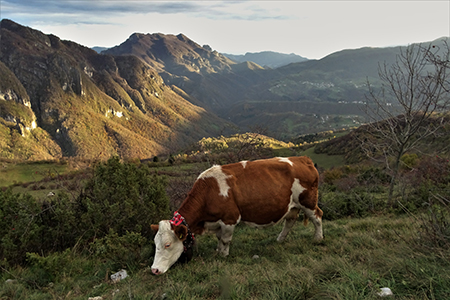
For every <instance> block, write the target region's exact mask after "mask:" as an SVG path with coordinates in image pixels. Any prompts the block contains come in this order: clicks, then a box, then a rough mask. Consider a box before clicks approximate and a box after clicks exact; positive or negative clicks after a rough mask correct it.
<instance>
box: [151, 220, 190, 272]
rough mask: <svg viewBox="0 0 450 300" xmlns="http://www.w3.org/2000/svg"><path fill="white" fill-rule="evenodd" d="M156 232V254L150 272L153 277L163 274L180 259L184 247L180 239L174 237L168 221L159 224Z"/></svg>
mask: <svg viewBox="0 0 450 300" xmlns="http://www.w3.org/2000/svg"><path fill="white" fill-rule="evenodd" d="M152 226H153V225H152ZM152 228H153V227H152ZM157 230H158V231H157V233H156V235H155V246H156V253H155V259H154V260H153V265H152V272H153V274H155V275H160V274H163V273H165V272H166V271H167V270H168V269H169V268H170V267H171V266H172V265H173V264H174V263H175V262H176V261H177V260H178V258H180V256H181V254H182V253H183V251H184V246H183V241H182V238H181V237H178V236H177V235H176V233H175V231H174V230H173V229H172V226H171V224H170V223H169V221H168V220H163V221H161V222H159V226H158V227H157Z"/></svg>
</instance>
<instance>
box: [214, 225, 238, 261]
mask: <svg viewBox="0 0 450 300" xmlns="http://www.w3.org/2000/svg"><path fill="white" fill-rule="evenodd" d="M234 227H235V225H226V224H225V223H223V222H220V232H217V233H216V236H217V238H218V239H219V242H218V243H217V251H218V252H219V254H220V255H222V256H223V257H225V256H228V254H229V251H230V243H231V239H232V238H233V232H234Z"/></svg>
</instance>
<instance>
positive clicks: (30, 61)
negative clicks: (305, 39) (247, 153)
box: [0, 20, 404, 159]
mask: <svg viewBox="0 0 450 300" xmlns="http://www.w3.org/2000/svg"><path fill="white" fill-rule="evenodd" d="M1 39H2V43H1V45H0V50H1V51H0V76H1V78H0V145H1V149H0V158H1V157H3V158H15V159H49V158H58V157H72V156H74V157H81V158H88V159H99V158H100V159H102V158H106V157H110V156H112V155H119V156H121V157H129V158H148V157H151V156H154V155H158V154H162V153H168V152H171V151H177V149H179V148H180V147H183V146H186V145H188V144H189V143H192V142H196V141H197V140H199V139H201V138H203V137H205V136H214V135H219V134H225V133H226V131H228V132H229V133H232V132H233V133H234V132H243V131H248V130H250V129H251V128H252V127H253V128H255V127H261V128H265V129H266V132H267V134H268V135H270V136H272V137H275V138H278V139H282V140H289V139H290V138H292V137H294V136H298V135H300V134H308V133H315V132H320V131H325V130H333V129H341V128H345V127H354V126H358V124H359V123H358V122H360V121H358V118H360V117H361V114H362V112H361V111H360V110H359V109H358V105H359V104H358V103H359V102H362V101H363V100H364V99H365V92H366V86H365V84H366V83H367V79H370V81H371V85H372V84H373V86H374V87H377V85H378V84H379V80H377V71H378V64H379V63H380V62H381V63H382V62H387V63H389V62H393V61H394V60H395V59H396V56H397V55H398V54H399V51H400V49H404V48H402V47H390V48H367V47H366V48H360V49H346V50H343V51H339V52H335V53H332V54H330V55H328V56H326V57H324V58H322V59H320V60H306V61H302V62H298V63H290V64H288V65H285V66H282V67H278V68H276V69H272V68H263V67H262V66H261V65H259V64H256V63H254V62H249V61H246V62H243V63H236V62H234V61H232V60H230V59H229V58H227V57H226V56H225V55H223V54H220V53H218V52H217V51H214V50H213V49H212V48H211V47H209V46H208V45H203V46H200V45H199V44H198V43H196V42H195V41H192V40H190V39H189V38H188V37H187V36H185V35H184V34H178V35H172V34H169V35H166V34H161V33H156V34H141V33H133V34H131V35H130V37H129V38H128V39H127V40H126V41H124V42H123V43H122V44H120V45H118V46H116V47H113V48H110V49H107V50H105V51H103V52H102V54H99V53H97V52H96V51H94V50H92V49H90V48H88V47H85V46H82V45H79V44H76V43H75V42H72V41H64V40H60V39H59V38H58V37H56V36H54V35H51V34H50V35H46V34H43V33H42V32H40V31H37V30H34V29H32V28H29V27H25V26H22V25H20V24H17V23H15V22H13V21H11V20H2V21H1ZM225 120H226V121H225Z"/></svg>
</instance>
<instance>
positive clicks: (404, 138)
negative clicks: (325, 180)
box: [363, 40, 450, 205]
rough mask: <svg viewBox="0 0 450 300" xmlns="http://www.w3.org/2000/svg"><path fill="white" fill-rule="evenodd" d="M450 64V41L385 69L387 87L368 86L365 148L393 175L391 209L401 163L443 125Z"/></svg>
mask: <svg viewBox="0 0 450 300" xmlns="http://www.w3.org/2000/svg"><path fill="white" fill-rule="evenodd" d="M449 58H450V49H449V46H448V43H447V40H440V41H439V42H434V43H430V44H427V45H424V44H413V45H410V46H408V47H406V48H404V49H402V50H401V52H400V54H399V55H398V56H397V59H396V62H395V63H393V64H392V65H387V64H386V63H384V64H380V65H379V69H378V75H379V78H380V80H381V83H382V84H381V87H379V88H375V87H373V86H372V85H371V84H370V82H368V86H369V94H368V95H367V102H366V105H365V112H366V115H367V118H368V124H367V127H366V128H367V131H368V132H369V134H370V135H371V137H370V138H369V139H368V140H369V141H367V140H366V141H365V142H364V143H363V148H364V149H365V150H367V153H368V154H370V155H372V156H373V155H374V154H375V153H376V154H377V155H378V156H379V157H382V158H383V159H384V161H385V163H386V166H387V169H388V170H390V173H391V183H390V188H389V195H388V204H389V205H392V204H393V192H394V187H395V184H396V181H397V177H398V172H399V167H400V162H401V157H402V156H403V155H404V154H405V153H407V152H409V151H411V150H413V149H414V148H416V146H417V145H419V144H420V143H421V142H423V141H424V140H425V139H426V138H427V137H430V136H431V135H433V134H435V133H436V132H437V131H438V130H439V128H441V126H442V125H443V122H444V120H445V114H444V112H445V110H446V109H448V105H449V103H450V94H449V91H450V60H449ZM380 154H382V155H380Z"/></svg>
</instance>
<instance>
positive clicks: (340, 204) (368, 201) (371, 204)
mask: <svg viewBox="0 0 450 300" xmlns="http://www.w3.org/2000/svg"><path fill="white" fill-rule="evenodd" d="M319 195H320V199H319V202H320V203H319V206H320V208H321V209H322V210H323V217H324V219H327V220H335V219H340V218H344V217H349V216H351V217H366V216H368V215H369V214H371V213H374V212H376V211H377V210H379V209H381V208H384V207H385V201H384V200H383V198H382V197H377V195H375V194H373V193H371V192H368V191H366V190H363V189H362V188H360V187H358V188H354V189H353V190H352V192H345V193H343V192H338V191H333V190H332V189H330V190H329V191H323V189H322V192H321V193H320V194H319Z"/></svg>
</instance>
